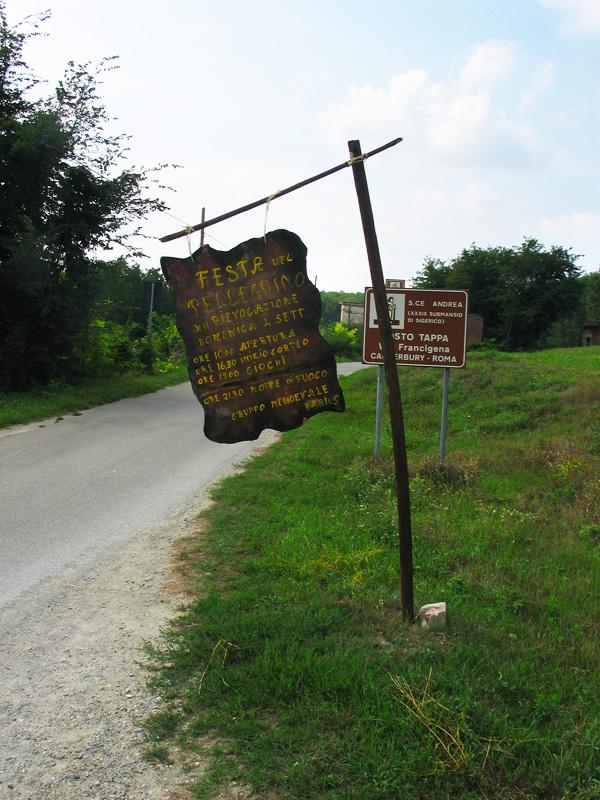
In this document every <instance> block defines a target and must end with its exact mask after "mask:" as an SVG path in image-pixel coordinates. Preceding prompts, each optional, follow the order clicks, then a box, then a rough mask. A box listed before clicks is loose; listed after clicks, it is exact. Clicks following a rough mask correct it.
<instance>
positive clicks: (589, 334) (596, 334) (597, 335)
mask: <svg viewBox="0 0 600 800" xmlns="http://www.w3.org/2000/svg"><path fill="white" fill-rule="evenodd" d="M581 344H582V345H583V346H584V347H590V346H591V345H594V344H600V320H596V321H595V322H586V323H585V325H584V326H583V328H582V331H581Z"/></svg>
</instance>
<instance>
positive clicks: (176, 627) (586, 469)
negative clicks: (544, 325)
mask: <svg viewBox="0 0 600 800" xmlns="http://www.w3.org/2000/svg"><path fill="white" fill-rule="evenodd" d="M375 372H376V371H375V370H365V371H363V372H359V373H356V374H355V375H353V376H351V377H350V378H348V379H343V381H344V391H345V395H346V401H347V406H348V409H349V410H348V412H347V413H345V414H321V415H318V416H317V417H315V418H314V419H312V420H310V421H308V422H307V423H306V424H305V425H304V426H303V427H302V428H300V429H298V430H297V431H292V432H290V433H288V434H285V435H284V436H283V437H282V439H281V441H280V442H279V443H278V444H277V445H275V446H274V447H272V448H271V449H270V450H269V451H268V452H267V453H265V454H264V455H263V456H261V457H260V458H258V459H256V460H254V461H252V462H250V464H249V465H248V468H247V470H246V472H245V473H244V474H241V475H238V476H235V477H232V478H229V479H227V480H226V481H224V482H223V483H222V484H221V485H220V486H218V487H217V488H216V489H215V491H214V499H215V504H214V505H213V506H212V508H211V509H210V510H209V511H208V512H207V513H206V514H205V515H204V517H205V519H204V531H203V533H202V534H201V536H199V537H197V538H196V539H194V540H192V541H191V542H190V543H189V545H188V548H187V556H186V563H187V564H188V571H189V572H191V574H192V577H193V578H194V579H195V581H196V588H197V591H196V594H197V598H196V599H195V600H194V601H193V602H192V603H191V604H190V606H189V608H187V609H186V610H184V611H183V612H182V614H181V615H180V616H179V617H178V618H177V619H176V620H175V621H174V622H173V624H172V626H171V627H170V629H169V630H167V631H166V632H165V635H164V641H163V644H162V646H161V647H160V648H159V649H157V650H150V653H151V657H150V659H149V667H150V669H151V670H152V677H151V684H152V685H153V686H154V687H155V689H156V690H157V691H158V692H159V693H160V694H161V695H162V697H163V701H164V708H163V709H162V711H161V712H160V714H158V715H155V716H154V717H151V718H150V719H149V720H148V721H147V731H148V736H149V739H150V740H151V741H152V742H153V743H154V746H155V747H156V746H159V745H157V744H156V743H160V746H162V747H166V748H168V747H169V746H170V745H171V744H172V743H177V744H178V745H179V746H181V747H183V748H184V749H187V750H189V751H198V752H202V753H203V754H206V753H209V755H210V759H211V762H210V763H211V767H210V768H209V770H208V771H207V772H206V773H205V774H204V775H203V776H202V778H201V779H198V782H197V784H196V786H195V787H194V792H195V796H197V797H198V798H213V797H215V796H217V794H218V792H219V791H220V790H221V788H222V787H226V786H227V784H228V783H229V782H230V781H232V780H235V781H237V782H238V783H239V782H241V783H242V784H243V785H245V786H248V787H250V790H251V791H252V792H254V793H255V794H254V796H258V797H265V798H270V800H274V799H276V798H286V800H287V798H298V799H299V798H306V800H308V799H309V798H310V799H311V800H314V798H324V799H326V800H330V799H332V798H340V799H342V798H344V799H345V798H350V799H352V800H354V799H356V800H358V799H359V798H360V799H361V800H384V799H385V800H388V799H389V800H396V799H397V798H408V799H409V800H413V798H414V799H418V798H422V799H423V800H442V799H443V798H456V799H457V800H458V799H459V798H460V800H475V798H478V799H479V798H494V800H495V799H496V798H501V799H502V800H517V798H519V799H521V798H536V799H538V800H553V799H555V800H559V798H569V800H592V799H593V798H598V797H600V751H599V747H600V713H599V712H600V708H599V705H600V703H599V692H598V674H599V669H600V647H599V644H600V642H599V638H600V581H599V569H600V354H599V353H598V349H597V348H589V349H585V350H584V349H580V350H556V351H551V352H544V353H538V354H533V355H522V354H498V353H480V354H473V355H471V356H470V358H469V362H468V366H467V368H466V369H464V370H461V371H453V373H452V377H451V382H450V408H449V432H448V444H447V453H448V459H447V464H446V465H445V467H444V468H440V467H439V465H438V464H437V463H436V459H435V455H436V453H437V448H438V435H439V417H440V399H441V375H440V371H438V370H431V369H415V368H404V369H401V370H400V377H401V386H402V392H403V399H404V407H405V418H406V419H405V422H406V429H407V437H408V441H409V466H410V470H411V498H412V507H413V528H414V562H415V592H416V599H417V603H418V604H421V603H426V602H433V601H437V600H445V601H446V602H447V603H448V609H449V620H450V621H449V626H448V627H447V629H446V630H445V631H443V632H437V633H434V632H432V631H425V630H423V629H421V628H418V627H416V626H412V625H407V624H404V623H402V621H401V615H400V610H399V585H398V575H397V572H398V563H397V555H396V521H395V515H394V499H393V486H392V465H391V461H390V450H391V448H390V441H389V426H388V427H384V442H383V444H384V452H383V456H384V457H383V460H382V462H381V463H380V464H376V463H374V462H373V459H372V448H373V416H374V402H375V378H376V374H375ZM211 742H212V744H211ZM161 752H162V754H163V757H166V755H165V753H164V751H161Z"/></svg>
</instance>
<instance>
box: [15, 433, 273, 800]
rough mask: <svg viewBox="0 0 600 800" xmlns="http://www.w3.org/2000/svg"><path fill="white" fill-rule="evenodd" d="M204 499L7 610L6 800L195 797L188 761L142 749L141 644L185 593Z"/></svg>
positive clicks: (153, 703)
mask: <svg viewBox="0 0 600 800" xmlns="http://www.w3.org/2000/svg"><path fill="white" fill-rule="evenodd" d="M269 433H272V432H269ZM274 437H275V434H273V437H271V438H274ZM261 443H262V444H263V445H266V444H267V443H268V440H265V439H261ZM206 502H207V495H206V493H203V494H202V495H199V496H198V497H197V498H196V499H195V501H194V502H193V503H191V504H190V505H188V506H187V507H186V508H185V509H184V510H182V511H180V512H179V513H177V514H176V515H174V516H172V517H171V518H170V519H168V520H167V521H166V522H164V524H161V525H159V526H156V527H154V528H150V529H147V530H143V531H140V532H139V533H138V534H137V535H136V536H135V537H134V538H133V539H131V540H130V541H128V542H125V543H120V544H116V545H113V546H112V547H111V548H110V549H108V550H105V551H104V553H103V554H102V555H101V556H100V557H98V558H97V559H96V560H95V561H94V562H93V563H92V564H91V565H89V564H88V565H86V566H85V567H83V568H80V569H77V568H70V569H69V570H68V571H67V572H65V573H64V574H63V575H62V576H61V577H60V578H55V579H51V580H48V581H46V582H44V583H43V584H41V585H40V586H39V587H38V588H36V589H33V590H30V591H29V592H27V593H26V594H24V595H22V596H21V597H20V598H19V600H18V601H16V602H14V603H12V604H11V605H9V606H7V607H5V608H4V609H3V610H2V611H1V612H0V641H1V642H2V648H1V656H0V665H1V666H0V720H1V723H0V798H2V800H4V799H5V798H11V800H75V799H76V800H88V799H89V800H91V798H93V799H94V800H109V799H110V800H112V798H118V799H119V800H159V799H160V800H168V799H169V798H173V799H174V798H184V797H186V796H188V795H187V792H185V791H184V787H185V784H186V783H187V782H188V781H189V780H190V777H191V773H190V772H189V771H187V770H186V771H184V770H183V769H182V767H181V765H180V764H174V765H153V764H148V763H146V762H145V761H143V759H142V756H141V753H142V750H143V749H144V742H143V737H142V734H141V731H140V728H139V725H140V723H141V722H142V720H143V719H144V718H145V717H146V716H147V715H148V714H150V713H152V712H153V711H154V710H156V708H157V700H156V698H155V697H153V696H152V695H151V694H150V693H149V692H148V691H147V690H146V688H145V679H146V674H145V671H144V669H143V668H142V666H141V662H142V661H143V658H144V655H143V653H142V650H141V647H142V645H143V643H144V642H145V641H151V640H155V639H156V638H157V637H158V635H159V632H160V628H161V626H162V625H164V624H165V623H166V622H167V621H168V620H169V619H170V618H171V617H172V616H173V615H174V613H175V611H176V609H177V607H178V606H179V605H180V604H181V602H182V598H181V596H177V594H174V593H173V592H172V591H168V590H167V584H168V583H169V580H170V562H171V555H172V548H173V545H174V543H175V542H176V541H177V540H178V539H179V538H180V537H182V536H184V535H185V534H186V533H187V532H188V531H189V530H190V528H191V527H192V526H193V524H194V521H195V519H196V517H197V514H198V512H199V511H200V509H201V508H202V507H203V505H205V504H206ZM201 768H202V764H200V763H198V764H196V765H195V769H194V772H196V770H198V769H201Z"/></svg>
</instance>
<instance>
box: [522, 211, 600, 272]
mask: <svg viewBox="0 0 600 800" xmlns="http://www.w3.org/2000/svg"><path fill="white" fill-rule="evenodd" d="M599 230H600V213H599V212H595V211H575V212H571V213H568V214H559V215H557V216H555V217H546V218H545V219H542V220H540V221H539V222H538V223H537V225H534V226H533V235H534V236H538V237H539V238H540V239H541V240H542V241H544V242H545V243H546V244H558V245H562V246H563V247H572V248H573V252H574V253H576V254H577V253H580V254H582V256H583V258H582V260H581V261H580V262H579V263H580V266H582V267H583V268H584V269H592V268H593V267H594V263H595V260H594V257H593V256H592V257H590V256H589V254H591V253H594V254H597V253H598V231H599ZM596 257H597V256H596ZM596 263H597V262H596Z"/></svg>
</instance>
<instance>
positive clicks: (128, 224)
mask: <svg viewBox="0 0 600 800" xmlns="http://www.w3.org/2000/svg"><path fill="white" fill-rule="evenodd" d="M45 18H46V17H45V16H41V17H38V18H36V19H33V20H32V19H29V20H28V21H27V22H26V24H21V25H18V26H16V27H15V28H12V29H11V28H10V27H9V25H8V23H7V19H6V13H5V8H4V4H3V3H2V2H1V1H0V133H1V135H0V385H1V386H2V388H4V389H17V388H26V387H28V386H31V385H32V384H33V383H44V382H46V381H48V380H50V379H52V378H67V379H70V378H74V377H77V374H78V372H79V371H80V363H79V355H78V354H80V353H81V352H82V349H85V348H84V346H85V341H84V340H85V337H86V334H87V331H88V327H89V321H90V318H91V315H92V313H93V308H94V302H95V299H96V293H97V289H98V281H99V269H100V262H97V261H95V260H94V259H93V258H92V257H91V253H92V252H93V251H94V250H98V249H102V248H107V247H109V246H111V245H114V244H122V245H125V246H128V247H129V249H130V251H131V252H134V253H135V252H136V251H135V250H134V248H132V247H131V246H130V245H129V244H128V243H129V241H130V237H131V236H132V235H133V234H135V233H137V232H138V230H139V229H138V228H136V227H135V226H136V225H138V224H139V221H140V220H141V219H143V218H144V217H145V216H146V214H148V213H149V212H150V211H153V210H159V209H164V208H165V206H164V204H163V203H162V202H161V201H160V200H159V199H158V198H154V197H149V196H147V190H148V188H149V187H150V185H151V183H152V182H153V177H152V171H148V170H143V169H142V170H136V169H132V168H128V169H121V165H122V163H123V159H124V157H125V153H126V141H127V137H125V136H124V135H117V136H110V135H108V134H107V133H106V126H107V122H108V116H107V112H106V109H105V108H104V106H103V105H102V103H101V101H100V99H99V95H98V90H97V79H98V76H99V75H100V74H102V72H104V71H106V70H108V69H112V68H114V63H113V60H112V59H107V60H105V61H103V62H101V63H100V64H99V65H98V66H97V67H95V68H94V67H92V66H91V65H89V64H84V65H82V66H77V65H75V64H73V63H72V62H71V63H69V65H68V67H67V70H66V73H65V76H64V78H63V80H61V81H60V82H59V84H58V86H57V87H56V91H55V92H54V94H53V95H52V96H50V97H46V98H42V99H30V96H31V94H32V90H33V89H36V88H37V89H39V83H40V81H39V79H37V78H36V77H35V76H32V75H31V73H30V72H29V70H28V68H27V66H26V64H25V62H24V60H23V48H24V46H25V44H26V42H27V41H28V40H29V39H30V38H31V37H32V36H36V35H37V33H38V27H39V24H40V23H41V22H43V21H44V19H45ZM137 255H139V252H138V253H137Z"/></svg>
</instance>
